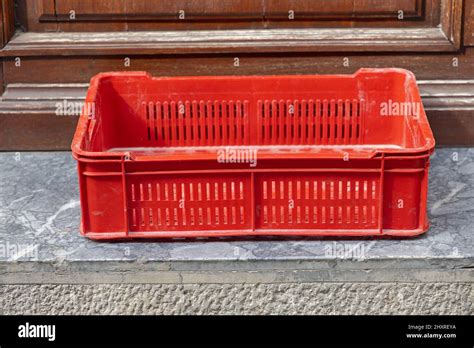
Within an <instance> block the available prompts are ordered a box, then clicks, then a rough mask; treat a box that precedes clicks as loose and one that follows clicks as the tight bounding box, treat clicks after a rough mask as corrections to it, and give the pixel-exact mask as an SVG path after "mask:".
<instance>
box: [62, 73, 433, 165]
mask: <svg viewBox="0 0 474 348" xmlns="http://www.w3.org/2000/svg"><path fill="white" fill-rule="evenodd" d="M389 73H391V74H393V73H398V74H402V75H404V76H406V78H407V81H408V86H409V88H410V89H411V93H412V95H413V96H414V97H415V99H416V101H418V102H420V103H421V106H422V107H421V113H420V116H419V118H418V123H419V126H420V129H421V133H422V135H423V138H424V139H425V144H424V146H420V147H416V148H397V149H378V148H376V147H374V148H372V149H369V150H365V151H361V150H360V149H353V148H352V147H353V145H352V146H351V145H347V146H345V147H343V148H344V149H340V150H339V151H335V150H334V148H335V146H333V145H324V146H321V145H319V146H317V147H318V149H320V151H318V152H317V153H311V154H302V155H301V156H291V155H295V153H289V154H285V156H286V158H301V157H302V158H305V159H318V158H326V159H341V158H342V156H341V153H344V152H345V153H348V154H349V156H350V158H351V159H371V158H374V157H376V156H380V155H381V156H384V155H389V156H390V155H392V154H394V155H397V154H400V155H407V156H411V155H422V156H429V155H431V154H432V153H433V151H434V148H435V145H436V141H435V139H434V136H433V133H432V130H431V128H430V125H429V123H428V118H427V116H426V113H425V110H424V107H423V103H422V101H421V97H420V94H419V90H418V87H417V85H416V77H415V75H414V74H413V72H411V71H410V70H407V69H403V68H393V67H391V68H360V69H358V70H357V71H356V72H354V73H353V74H294V75H290V74H284V75H216V76H213V75H207V76H203V75H199V76H153V75H151V74H150V73H149V72H146V71H130V72H128V71H111V72H101V73H99V74H96V75H94V76H93V77H92V78H91V82H90V86H89V89H88V92H87V95H86V99H85V104H88V103H93V102H94V100H95V98H96V95H97V92H98V89H99V84H100V83H101V82H102V81H103V80H105V79H108V78H114V77H132V78H145V79H147V80H186V79H190V78H192V79H197V80H200V79H202V80H205V79H209V78H212V79H216V80H228V79H242V78H252V79H255V78H257V79H260V78H262V79H279V78H308V79H311V78H315V77H320V76H324V77H329V78H346V79H355V78H357V77H358V76H359V75H362V74H377V75H378V74H389ZM91 120H92V118H90V117H89V116H88V115H87V113H86V112H85V110H83V111H82V112H81V115H80V117H79V121H78V124H77V128H76V131H75V134H74V137H73V141H72V144H71V150H72V155H73V157H74V158H75V159H76V160H77V161H81V162H93V161H94V160H98V161H104V160H112V161H143V162H148V161H157V160H160V158H161V156H156V155H155V156H150V155H148V156H146V155H144V156H133V153H132V152H131V151H117V152H105V151H99V152H95V151H86V150H83V149H82V148H81V143H82V139H83V138H84V137H85V136H86V132H87V129H88V127H89V123H90V121H91ZM224 147H225V146H221V147H220V148H224ZM245 147H246V148H248V147H249V146H245ZM338 147H341V146H338ZM216 156H217V155H216V154H214V155H211V156H204V157H202V156H201V157H195V158H194V159H193V160H195V159H196V158H198V159H204V160H205V159H211V160H212V159H215V158H216ZM259 157H260V155H259ZM265 158H266V157H265V156H263V157H261V159H265ZM270 158H271V156H270ZM166 160H167V161H173V158H172V157H167V158H166ZM179 160H183V159H182V158H180V159H179Z"/></svg>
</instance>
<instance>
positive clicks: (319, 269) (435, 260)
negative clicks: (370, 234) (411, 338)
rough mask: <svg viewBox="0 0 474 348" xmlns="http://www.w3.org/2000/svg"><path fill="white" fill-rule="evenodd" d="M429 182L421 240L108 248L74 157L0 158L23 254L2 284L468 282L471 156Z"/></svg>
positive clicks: (439, 161)
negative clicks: (96, 231) (83, 223)
mask: <svg viewBox="0 0 474 348" xmlns="http://www.w3.org/2000/svg"><path fill="white" fill-rule="evenodd" d="M429 180H430V187H429V197H428V213H429V217H430V221H431V228H430V230H429V231H428V232H427V233H426V234H424V235H422V236H420V237H417V238H411V239H383V240H380V239H377V240H374V239H357V238H352V239H336V240H331V239H303V238H301V239H300V238H298V239H296V238H294V239H283V238H265V239H262V238H260V239H257V238H253V239H249V238H246V239H207V240H174V241H152V242H150V241H143V242H141V241H140V242H136V241H134V242H115V243H104V242H94V241H91V240H88V239H86V238H84V237H82V236H81V235H80V234H79V221H80V209H79V193H78V183H77V171H76V163H75V161H74V160H73V159H72V157H71V153H69V152H22V153H0V248H1V247H3V249H6V248H7V247H9V246H10V247H12V246H13V248H14V249H15V248H16V249H15V250H17V251H19V252H16V253H15V252H13V253H10V252H3V253H2V252H1V249H0V283H2V284H23V283H25V284H26V283H71V284H81V283H85V284H87V283H154V284H159V283H163V284H175V283H176V284H181V283H183V284H185V283H299V282H460V283H461V282H472V281H473V279H474V148H473V149H469V148H445V149H437V150H436V151H435V154H434V155H433V157H432V162H431V168H430V179H429ZM341 248H346V250H347V248H355V249H354V250H357V251H358V252H359V254H358V255H355V254H353V253H350V252H349V253H346V255H338V254H337V253H335V251H337V250H338V249H341ZM361 251H362V253H363V256H364V257H363V258H358V257H357V256H359V255H360V252H361ZM32 254H34V256H31V255H32Z"/></svg>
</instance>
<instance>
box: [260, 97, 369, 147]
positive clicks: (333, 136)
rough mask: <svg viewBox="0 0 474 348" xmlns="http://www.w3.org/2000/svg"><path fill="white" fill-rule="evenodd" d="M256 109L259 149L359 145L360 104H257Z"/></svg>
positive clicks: (345, 102) (321, 101) (318, 101)
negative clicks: (268, 146) (283, 146)
mask: <svg viewBox="0 0 474 348" xmlns="http://www.w3.org/2000/svg"><path fill="white" fill-rule="evenodd" d="M257 107H258V120H259V144H261V145H285V144H286V145H345V144H360V143H362V127H363V124H362V121H363V117H362V115H361V113H362V110H363V101H362V100H361V101H359V100H355V99H354V100H349V99H345V100H342V99H338V100H335V99H331V100H327V99H324V100H321V99H316V100H313V99H310V100H287V101H284V100H279V101H278V100H263V101H262V100H259V101H258V106H257Z"/></svg>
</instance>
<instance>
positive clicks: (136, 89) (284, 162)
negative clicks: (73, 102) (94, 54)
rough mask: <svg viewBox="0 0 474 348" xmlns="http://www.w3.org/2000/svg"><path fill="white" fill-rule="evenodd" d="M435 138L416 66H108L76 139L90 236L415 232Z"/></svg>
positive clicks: (96, 81) (420, 226) (423, 219)
mask: <svg viewBox="0 0 474 348" xmlns="http://www.w3.org/2000/svg"><path fill="white" fill-rule="evenodd" d="M434 145H435V142H434V139H433V135H432V132H431V129H430V127H429V124H428V121H427V118H426V115H425V112H424V110H423V107H422V104H421V99H420V95H419V91H418V88H417V85H416V81H415V78H414V76H413V74H412V73H410V72H408V71H406V70H400V69H361V70H359V71H358V72H357V73H356V74H354V75H321V76H305V75H303V76H300V75H298V76H212V77H210V76H209V77H167V78H152V77H151V76H149V75H148V74H147V73H144V72H136V73H129V72H118V73H103V74H99V75H97V76H95V77H94V78H93V79H92V81H91V84H90V87H89V91H88V94H87V98H86V107H85V108H84V111H83V113H82V115H81V117H80V120H79V123H78V126H77V130H76V134H75V136H74V140H73V143H72V151H73V156H74V157H75V158H76V159H77V161H78V172H79V183H80V196H81V207H82V224H81V231H82V233H83V234H84V235H85V236H87V237H89V238H92V239H124V238H136V237H140V238H148V237H150V238H157V237H204V236H253V235H261V236H264V235H287V236H296V235H308V236H368V235H371V236H382V235H383V236H385V235H392V236H414V235H417V234H420V233H423V232H424V231H426V230H427V228H428V219H427V215H426V197H427V188H428V167H429V156H430V154H431V153H432V151H433V149H434Z"/></svg>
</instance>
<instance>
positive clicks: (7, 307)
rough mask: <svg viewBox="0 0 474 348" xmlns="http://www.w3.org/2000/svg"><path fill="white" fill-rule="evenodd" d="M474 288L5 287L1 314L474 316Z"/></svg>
mask: <svg viewBox="0 0 474 348" xmlns="http://www.w3.org/2000/svg"><path fill="white" fill-rule="evenodd" d="M473 303H474V284H472V283H280V284H272V283H269V284H54V285H53V284H50V285H34V284H33V285H0V313H1V314H474V305H473Z"/></svg>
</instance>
